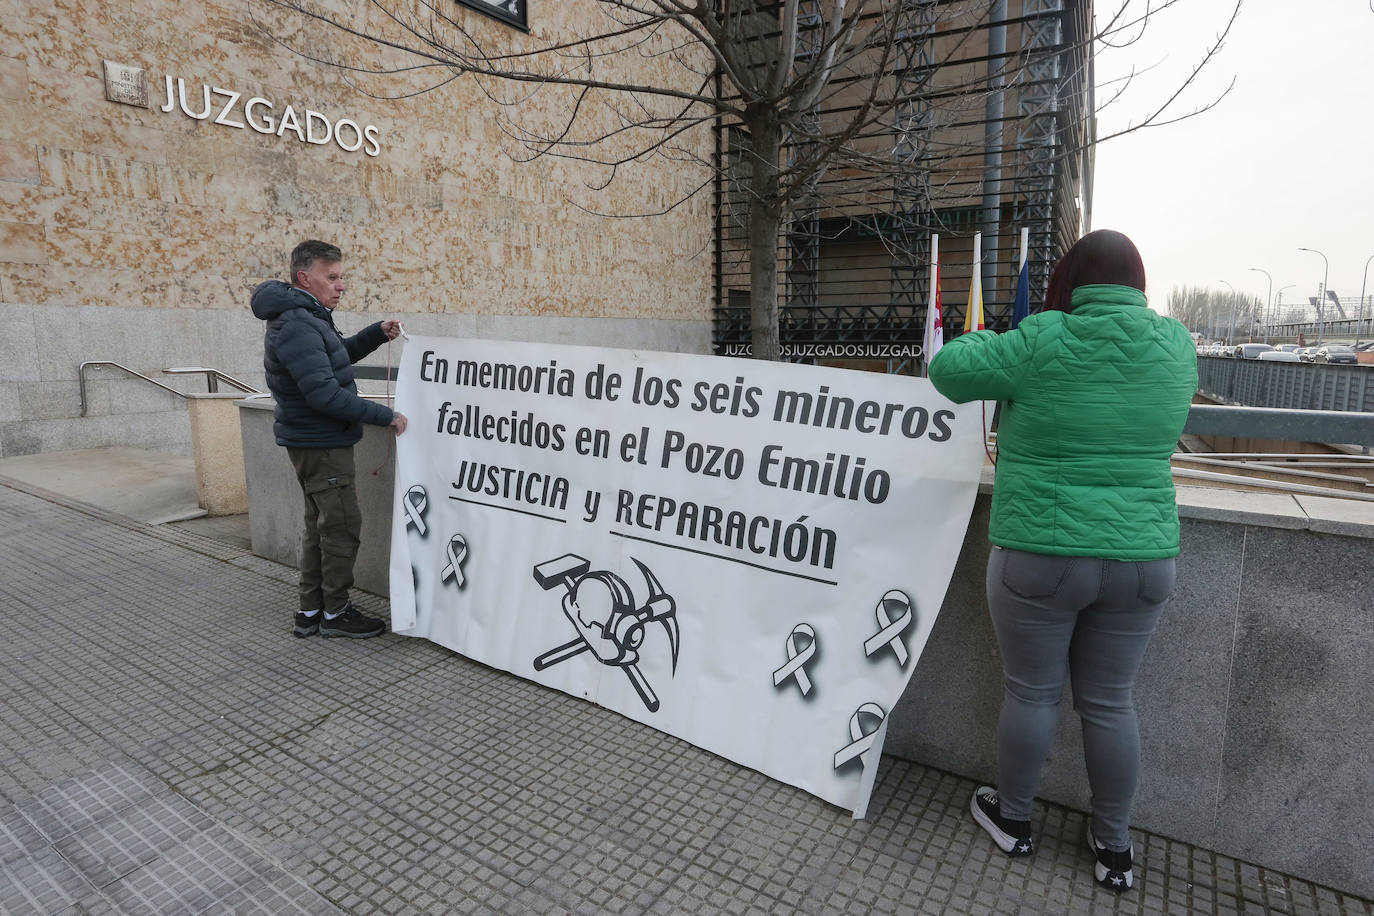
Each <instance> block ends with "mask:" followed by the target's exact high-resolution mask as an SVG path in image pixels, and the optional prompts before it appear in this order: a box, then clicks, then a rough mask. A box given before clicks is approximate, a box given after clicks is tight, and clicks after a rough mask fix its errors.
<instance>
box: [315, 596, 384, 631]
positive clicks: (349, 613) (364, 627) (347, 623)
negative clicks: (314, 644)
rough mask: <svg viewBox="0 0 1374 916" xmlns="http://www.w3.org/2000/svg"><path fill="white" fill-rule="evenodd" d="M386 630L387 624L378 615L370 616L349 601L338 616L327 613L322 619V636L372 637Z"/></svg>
mask: <svg viewBox="0 0 1374 916" xmlns="http://www.w3.org/2000/svg"><path fill="white" fill-rule="evenodd" d="M385 632H386V624H385V623H383V622H382V621H380V620H378V619H377V618H376V617H368V616H367V615H365V614H363V613H362V612H361V611H359V610H358V609H357V608H356V607H354V606H353V602H351V601H350V602H349V603H348V606H347V607H345V608H344V609H343V611H342V612H340V613H339V614H338V616H336V617H333V618H330V617H329V616H328V615H327V614H326V615H324V619H323V620H321V621H320V635H321V636H326V637H327V636H347V637H348V638H349V639H371V638H372V637H373V636H381V635H382V634H383V633H385Z"/></svg>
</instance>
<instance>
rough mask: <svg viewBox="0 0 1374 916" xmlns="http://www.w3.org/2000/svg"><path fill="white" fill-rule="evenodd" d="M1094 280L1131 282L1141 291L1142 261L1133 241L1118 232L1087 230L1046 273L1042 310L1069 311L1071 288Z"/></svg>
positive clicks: (1142, 279)
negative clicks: (1048, 283) (1048, 281)
mask: <svg viewBox="0 0 1374 916" xmlns="http://www.w3.org/2000/svg"><path fill="white" fill-rule="evenodd" d="M1097 283H1108V284H1113V285H1115V286H1131V287H1134V288H1136V289H1138V290H1140V291H1141V292H1142V293H1143V292H1145V264H1144V262H1142V261H1141V260H1140V252H1139V251H1136V248H1135V243H1133V242H1132V241H1131V240H1130V239H1128V238H1126V236H1124V235H1122V234H1121V233H1120V232H1114V231H1112V230H1111V229H1098V230H1097V231H1096V232H1089V233H1088V234H1087V235H1085V236H1083V237H1082V238H1081V239H1079V240H1078V241H1077V242H1076V243H1075V244H1074V246H1073V247H1072V248H1070V249H1069V250H1068V251H1067V252H1065V254H1064V256H1063V257H1062V258H1060V259H1059V263H1058V264H1056V265H1054V272H1053V273H1051V274H1050V287H1049V290H1048V291H1046V293H1045V310H1046V311H1055V312H1071V311H1073V302H1072V300H1073V291H1074V290H1076V289H1078V287H1080V286H1092V285H1094V284H1097Z"/></svg>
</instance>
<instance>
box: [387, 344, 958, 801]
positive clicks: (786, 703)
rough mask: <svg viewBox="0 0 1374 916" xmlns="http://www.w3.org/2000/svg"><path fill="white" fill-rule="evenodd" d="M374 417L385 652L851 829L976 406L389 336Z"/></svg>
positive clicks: (720, 363)
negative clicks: (794, 792)
mask: <svg viewBox="0 0 1374 916" xmlns="http://www.w3.org/2000/svg"><path fill="white" fill-rule="evenodd" d="M396 409H397V410H399V411H400V412H401V413H403V414H405V415H406V417H407V418H409V421H410V423H409V427H408V428H407V430H406V433H405V435H403V436H401V437H400V438H399V439H398V440H397V466H396V491H395V495H394V499H395V502H394V506H393V512H392V519H393V521H392V533H391V623H392V627H393V628H394V629H395V631H396V632H397V633H399V634H402V635H406V636H417V637H422V638H426V639H430V640H433V641H435V642H438V643H440V644H442V645H444V646H448V647H449V648H451V649H454V650H455V651H457V652H460V653H462V654H464V655H466V656H468V657H470V658H473V659H476V660H478V661H481V662H483V663H484V664H488V665H491V666H493V667H497V668H501V669H504V670H507V671H511V672H513V673H515V674H518V675H520V676H521V677H525V678H529V679H530V680H534V681H537V682H538V683H540V684H544V685H546V686H549V687H552V688H555V689H557V690H562V691H565V692H567V693H569V694H572V695H574V696H578V697H585V698H587V699H589V700H592V701H593V702H595V703H599V704H601V705H603V706H606V707H608V708H610V709H614V710H616V711H617V712H620V713H622V714H624V715H626V716H628V717H630V718H632V719H635V720H637V721H639V722H643V723H644V724H646V725H649V726H651V727H653V728H656V729H659V730H661V731H664V732H667V733H669V734H672V735H676V736H678V737H681V738H683V739H685V740H688V741H691V742H692V743H694V744H697V745H699V746H700V747H704V748H706V749H708V750H711V751H713V752H715V753H717V754H720V755H722V756H724V757H728V758H730V759H731V760H735V761H737V762H739V763H742V764H744V765H746V766H750V767H753V768H754V769H757V770H759V771H761V772H763V773H767V774H768V775H770V776H773V777H775V778H777V779H781V780H783V781H785V782H788V783H791V784H792V785H795V786H799V787H801V788H803V789H805V790H807V791H809V792H812V793H813V794H815V795H818V796H820V797H821V798H824V799H826V800H828V801H830V802H833V803H835V804H838V805H842V806H844V807H846V808H849V809H851V810H853V811H854V812H855V813H856V815H858V816H862V814H863V813H864V811H865V810H866V808H867V804H868V798H869V793H870V792H871V790H872V782H873V778H874V776H875V774H876V772H877V769H878V759H879V756H880V754H881V752H882V745H883V739H884V737H885V734H886V718H887V714H888V713H889V712H890V711H891V710H892V707H893V705H894V704H895V703H896V702H897V699H898V698H899V697H900V696H901V695H902V690H903V688H904V687H905V686H906V684H907V681H908V680H909V679H910V677H911V673H912V671H913V670H914V669H915V666H916V664H917V661H918V660H919V658H920V656H921V650H922V649H923V648H924V646H925V643H926V640H927V638H928V637H929V634H930V631H931V628H932V627H933V625H934V622H935V616H936V614H937V612H938V611H939V609H940V605H941V603H942V602H943V600H944V596H945V591H946V589H947V588H948V586H949V580H950V576H951V575H952V573H953V570H954V563H955V560H956V559H957V557H958V555H959V550H960V547H961V545H962V544H963V540H964V532H965V529H966V528H967V526H968V519H969V513H970V511H971V509H972V507H973V500H974V495H975V494H976V492H977V486H978V476H979V472H980V471H981V469H982V465H983V427H982V423H981V415H980V408H979V405H978V404H973V405H963V406H959V405H955V404H953V403H951V402H950V401H948V400H946V399H945V398H943V397H941V396H940V395H939V394H938V393H937V392H936V391H935V389H934V387H933V386H931V384H930V383H929V382H928V381H926V380H924V379H918V378H912V377H910V376H891V375H879V374H876V373H869V372H855V371H846V370H841V369H824V368H818V367H814V366H800V365H793V364H785V363H769V362H760V361H757V360H746V359H728V358H723V357H707V356H690V355H685V354H677V353H642V352H634V351H629V350H614V349H608V348H594V347H569V346H554V345H549V344H533V343H514V342H509V341H493V340H456V339H451V338H441V337H419V336H416V335H411V337H410V339H409V340H408V341H407V342H406V345H405V351H404V354H403V356H402V360H401V366H400V374H399V379H398V383H397V389H396ZM665 779H671V774H665Z"/></svg>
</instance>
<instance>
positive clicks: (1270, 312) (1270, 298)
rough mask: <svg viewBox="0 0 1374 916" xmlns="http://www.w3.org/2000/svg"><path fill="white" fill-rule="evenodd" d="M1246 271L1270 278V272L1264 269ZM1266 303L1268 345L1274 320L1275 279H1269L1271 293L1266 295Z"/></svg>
mask: <svg viewBox="0 0 1374 916" xmlns="http://www.w3.org/2000/svg"><path fill="white" fill-rule="evenodd" d="M1246 270H1253V271H1255V272H1257V273H1262V274H1264V275H1265V276H1266V277H1269V271H1267V270H1265V269H1264V268H1263V267H1247V268H1246ZM1265 303H1266V305H1265V307H1264V314H1265V319H1264V342H1265V343H1268V342H1269V324H1270V322H1272V321H1273V320H1274V278H1273V277H1269V292H1268V293H1267V294H1266V295H1265Z"/></svg>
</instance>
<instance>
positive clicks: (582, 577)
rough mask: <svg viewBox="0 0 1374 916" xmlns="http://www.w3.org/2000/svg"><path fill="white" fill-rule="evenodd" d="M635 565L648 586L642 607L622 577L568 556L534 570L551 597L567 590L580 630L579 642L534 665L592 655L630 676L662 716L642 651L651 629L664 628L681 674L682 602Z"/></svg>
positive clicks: (566, 603)
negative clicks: (679, 605)
mask: <svg viewBox="0 0 1374 916" xmlns="http://www.w3.org/2000/svg"><path fill="white" fill-rule="evenodd" d="M630 559H632V560H634V563H635V565H636V566H638V567H639V571H640V572H641V573H643V575H644V581H645V582H646V583H648V586H649V595H648V597H647V598H646V599H645V601H644V604H642V605H636V603H635V597H634V592H632V591H631V590H630V586H629V585H628V584H627V583H626V582H625V580H624V579H622V578H621V577H620V576H618V575H616V574H615V573H613V572H609V571H607V570H592V568H591V563H590V562H589V561H588V560H586V559H584V558H582V557H579V556H577V554H572V553H565V554H564V555H563V556H561V557H557V558H555V559H552V560H549V561H547V562H544V563H540V564H539V565H538V566H536V567H534V581H536V582H538V583H539V586H540V588H542V589H544V590H545V591H549V590H550V589H554V588H557V587H558V586H560V585H561V586H563V588H564V589H566V593H565V594H564V595H563V614H564V616H566V617H567V618H568V621H569V622H570V623H571V624H572V625H573V628H574V629H575V630H577V638H576V639H573V640H570V641H569V642H566V643H564V644H563V645H561V646H557V647H555V648H553V649H550V650H549V651H547V652H545V653H544V654H543V655H541V656H539V657H538V658H536V659H535V660H534V670H535V671H543V670H544V669H545V668H548V667H551V666H553V665H556V664H558V663H559V662H563V661H567V660H568V659H570V658H573V657H574V656H577V655H581V654H582V653H583V652H591V653H592V654H593V655H594V656H596V660H597V661H599V662H601V664H603V665H611V666H614V667H617V668H619V669H620V670H622V671H624V672H625V676H626V677H628V678H629V679H630V684H631V685H632V686H633V687H634V689H635V692H636V693H638V694H639V698H640V699H641V700H643V701H644V705H645V706H646V707H648V709H649V712H657V711H658V706H659V700H658V695H657V694H656V693H654V690H653V688H652V687H651V686H649V682H648V681H647V680H646V679H645V678H644V674H643V672H641V671H640V670H639V664H638V663H639V650H640V647H641V646H643V645H644V628H645V625H646V624H650V623H660V624H662V625H663V629H664V630H665V631H667V633H668V643H669V647H670V648H671V650H672V657H673V669H672V670H673V672H674V673H676V672H677V653H678V643H679V633H678V626H677V602H676V601H675V600H673V596H672V595H669V594H668V593H667V592H665V591H664V590H663V586H662V585H660V584H659V581H658V578H657V577H656V576H655V575H654V574H653V573H652V572H650V571H649V567H647V566H645V565H644V564H643V563H641V562H639V561H638V560H635V558H634V557H631V558H630Z"/></svg>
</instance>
